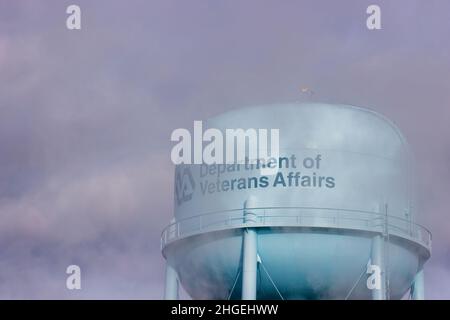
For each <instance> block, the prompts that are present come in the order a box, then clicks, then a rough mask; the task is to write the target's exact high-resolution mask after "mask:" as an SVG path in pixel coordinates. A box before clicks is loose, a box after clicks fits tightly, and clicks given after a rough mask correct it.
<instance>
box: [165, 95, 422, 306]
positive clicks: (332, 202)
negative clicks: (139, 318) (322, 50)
mask: <svg viewBox="0 0 450 320" xmlns="http://www.w3.org/2000/svg"><path fill="white" fill-rule="evenodd" d="M204 126H205V128H204V129H206V128H217V129H219V130H221V131H222V132H225V130H226V129H230V128H231V129H236V128H242V129H248V128H267V129H275V128H276V129H279V133H280V140H279V141H280V154H279V157H278V158H277V159H275V163H276V165H277V166H279V168H278V172H277V173H276V174H271V175H268V176H265V175H263V173H262V172H261V170H259V169H258V168H257V167H256V166H250V165H247V166H246V165H245V164H240V165H234V166H226V167H224V166H219V165H216V166H214V165H209V166H207V165H194V164H193V165H186V164H182V165H177V166H176V172H175V180H176V181H175V189H176V197H175V217H174V219H173V221H172V223H171V224H170V225H169V226H167V228H166V229H164V231H163V233H162V239H161V243H162V253H163V255H164V257H165V259H166V261H167V269H166V292H165V297H166V298H167V299H176V298H177V296H178V285H179V283H181V284H182V286H183V288H184V289H185V290H186V292H187V293H188V294H189V295H190V296H191V297H192V298H194V299H400V298H402V297H403V296H404V295H405V294H406V293H407V292H408V291H409V292H410V294H411V298H413V299H423V298H424V279H423V265H424V263H425V262H426V261H427V259H428V258H429V257H430V254H431V234H430V232H429V231H428V230H427V229H425V228H424V227H422V226H420V225H418V224H416V222H415V221H416V218H417V216H416V215H417V212H416V211H415V208H416V206H415V203H414V188H413V185H414V183H413V176H414V175H413V174H412V163H411V162H412V161H411V154H410V151H409V149H408V144H407V143H406V141H405V139H404V137H403V136H402V134H401V133H400V132H399V130H398V129H397V127H396V126H395V125H394V124H393V123H392V122H390V121H389V120H387V119H386V118H385V117H383V116H381V115H380V114H378V113H375V112H373V111H370V110H366V109H363V108H358V107H353V106H347V105H331V104H319V103H303V104H300V103H293V104H279V105H268V106H256V107H251V108H244V109H238V110H233V111H230V112H227V113H224V114H222V115H219V116H217V117H215V118H212V119H210V120H208V121H206V122H204ZM280 176H281V177H280ZM374 275H376V277H374Z"/></svg>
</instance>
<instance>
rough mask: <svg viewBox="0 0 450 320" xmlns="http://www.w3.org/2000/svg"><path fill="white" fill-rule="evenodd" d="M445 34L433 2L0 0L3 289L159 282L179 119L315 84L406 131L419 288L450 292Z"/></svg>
mask: <svg viewBox="0 0 450 320" xmlns="http://www.w3.org/2000/svg"><path fill="white" fill-rule="evenodd" d="M372 3H376V4H378V5H380V6H381V10H382V30H377V31H369V30H367V28H366V27H365V23H366V18H367V15H366V13H365V11H366V8H367V6H368V5H369V4H372ZM70 4H78V5H79V6H80V7H81V10H82V29H81V30H78V31H69V30H67V29H66V25H65V20H66V18H67V14H66V13H65V11H66V7H67V6H68V5H70ZM449 37H450V2H446V1H440V0H434V1H433V0H428V1H420V0H417V1H415V0H414V1H413V0H403V1H379V0H377V1H361V0H346V1H316V0H310V1H309V0H306V1H300V0H298V1H282V2H281V1H256V0H255V1H252V0H246V1H222V0H194V1H181V0H180V1H171V0H158V1H156V0H152V1H138V0H134V1H125V0H115V1H100V0H96V1H81V0H76V1H62V0H58V1H57V0H46V1H41V0H39V1H38V0H28V1H26V0H21V1H9V0H0V298H4V299H16V298H32V299H35V298H64V299H66V298H67V299H71V298H74V299H76V298H150V299H152V298H161V297H162V294H163V277H164V260H163V258H162V256H161V253H160V250H159V245H160V240H159V237H160V232H161V230H162V229H163V228H164V226H165V225H166V224H168V222H169V221H170V219H171V216H172V210H173V204H172V199H173V196H172V194H173V181H172V177H173V166H172V164H171V161H170V149H171V146H172V144H171V142H170V140H169V138H170V133H171V132H172V130H174V129H175V128H180V127H187V128H190V127H191V126H192V122H193V120H199V119H206V118H208V117H210V116H212V115H215V114H217V113H220V112H223V111H225V110H229V109H230V108H235V107H239V106H246V105H253V104H265V103H273V102H289V101H296V100H298V99H299V87H300V86H302V85H307V86H310V87H312V88H313V89H314V91H315V99H316V100H319V101H324V102H339V103H349V104H354V105H360V106H367V107H370V108H372V109H375V110H377V111H379V112H381V113H383V114H384V115H386V116H387V117H389V118H391V119H392V120H393V121H394V122H395V123H396V124H397V125H398V126H399V127H400V128H401V130H402V131H403V132H404V134H405V135H406V137H407V139H408V140H409V141H410V143H411V145H412V147H413V149H414V151H415V153H416V156H417V162H418V165H417V172H416V174H417V177H418V180H419V190H420V212H421V215H422V217H421V221H420V222H421V223H422V224H424V225H426V226H427V227H429V229H431V230H432V232H433V239H434V243H433V256H432V258H431V260H430V261H429V262H428V264H427V267H426V281H427V288H426V293H427V296H428V297H429V298H447V299H450V250H449V248H450V212H449V210H448V206H449V203H448V202H449V200H448V199H449V191H450V125H449V122H450V42H449V41H448V39H449ZM70 264H77V265H79V266H80V267H81V268H82V272H83V282H82V286H83V289H82V290H79V291H76V290H75V291H69V290H67V289H66V287H65V281H66V274H65V269H66V267H67V266H68V265H70Z"/></svg>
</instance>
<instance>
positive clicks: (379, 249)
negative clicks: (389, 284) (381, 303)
mask: <svg viewBox="0 0 450 320" xmlns="http://www.w3.org/2000/svg"><path fill="white" fill-rule="evenodd" d="M384 255H385V243H384V238H383V236H382V235H381V234H379V235H376V236H375V237H373V239H372V252H371V262H370V263H371V265H372V266H373V267H374V269H373V270H372V271H373V272H376V271H379V276H380V278H379V279H378V281H379V282H378V284H379V286H378V288H372V289H371V290H372V299H373V300H386V266H385V261H384Z"/></svg>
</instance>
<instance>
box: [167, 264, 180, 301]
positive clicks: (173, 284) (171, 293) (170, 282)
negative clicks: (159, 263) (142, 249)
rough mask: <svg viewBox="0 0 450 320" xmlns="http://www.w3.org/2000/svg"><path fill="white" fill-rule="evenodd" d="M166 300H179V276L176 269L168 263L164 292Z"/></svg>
mask: <svg viewBox="0 0 450 320" xmlns="http://www.w3.org/2000/svg"><path fill="white" fill-rule="evenodd" d="M164 299H165V300H177V299H178V276H177V272H176V271H175V269H174V268H173V267H172V266H171V265H170V264H169V263H168V262H167V263H166V286H165V290H164Z"/></svg>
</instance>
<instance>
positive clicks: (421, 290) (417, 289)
mask: <svg viewBox="0 0 450 320" xmlns="http://www.w3.org/2000/svg"><path fill="white" fill-rule="evenodd" d="M411 298H412V299H413V300H425V281H424V274H423V269H420V270H419V272H417V274H416V276H415V277H414V282H413V285H412V287H411Z"/></svg>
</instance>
